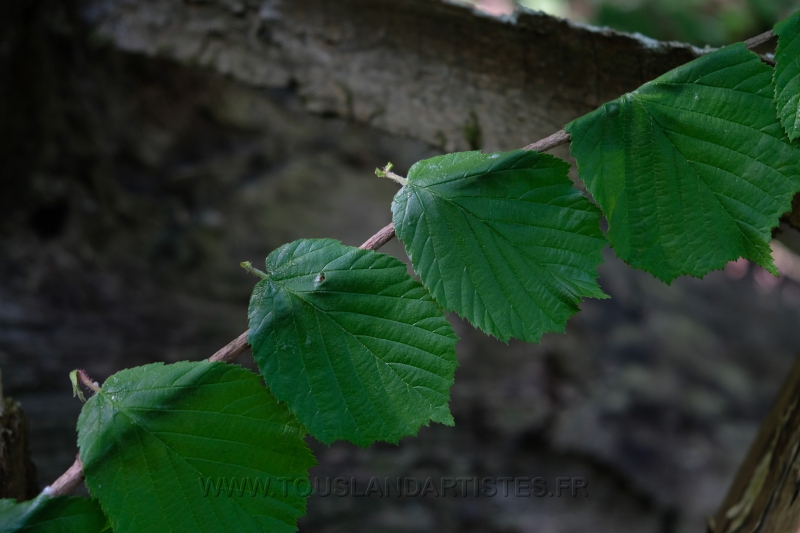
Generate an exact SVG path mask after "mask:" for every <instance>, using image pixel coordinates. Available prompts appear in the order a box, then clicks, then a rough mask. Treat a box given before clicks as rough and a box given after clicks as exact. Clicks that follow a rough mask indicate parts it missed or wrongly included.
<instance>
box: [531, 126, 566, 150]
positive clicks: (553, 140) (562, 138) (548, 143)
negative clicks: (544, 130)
mask: <svg viewBox="0 0 800 533" xmlns="http://www.w3.org/2000/svg"><path fill="white" fill-rule="evenodd" d="M569 140H570V135H569V133H567V132H566V131H564V130H559V131H557V132H555V133H554V134H552V135H551V136H549V137H545V138H544V139H541V140H539V141H536V142H535V143H531V144H529V145H528V146H526V147H525V148H523V150H535V151H537V152H546V151H548V150H552V149H553V148H555V147H556V146H561V145H562V144H566V143H568V142H569Z"/></svg>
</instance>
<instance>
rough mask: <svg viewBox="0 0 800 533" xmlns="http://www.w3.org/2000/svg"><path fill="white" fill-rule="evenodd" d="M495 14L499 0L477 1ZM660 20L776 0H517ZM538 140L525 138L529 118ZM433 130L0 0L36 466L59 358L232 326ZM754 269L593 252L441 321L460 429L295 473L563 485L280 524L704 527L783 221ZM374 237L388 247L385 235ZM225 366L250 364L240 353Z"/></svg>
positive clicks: (4, 250)
mask: <svg viewBox="0 0 800 533" xmlns="http://www.w3.org/2000/svg"><path fill="white" fill-rule="evenodd" d="M478 3H479V4H480V5H479V6H478V7H479V8H480V9H481V10H483V11H485V12H491V13H493V14H502V13H507V12H509V11H510V10H513V8H514V6H513V5H512V4H511V3H510V2H505V1H501V0H481V1H480V2H478ZM12 4H13V5H12ZM525 5H526V6H527V7H532V8H535V9H542V10H544V11H546V12H548V13H551V14H554V15H558V16H565V17H570V18H574V19H575V20H578V21H580V22H585V23H590V24H601V25H609V26H612V27H615V28H618V29H621V30H625V31H639V32H642V33H643V34H645V35H648V36H651V37H653V38H657V39H677V40H684V41H688V42H692V43H694V44H697V45H701V46H702V45H705V44H710V45H719V44H722V43H726V42H730V41H733V40H737V39H741V38H742V37H747V36H750V35H753V34H757V33H760V32H762V31H765V30H766V29H769V28H770V27H771V25H772V24H773V23H774V22H775V21H776V20H777V19H779V18H780V17H782V16H784V15H786V14H787V13H789V12H790V11H791V10H792V9H793V8H796V7H797V5H796V4H795V5H794V6H793V5H792V3H791V2H789V1H788V0H770V1H767V0H669V1H667V0H610V1H607V2H603V1H601V0H582V1H577V0H570V1H566V0H565V1H561V0H527V1H526V2H525ZM531 140H534V139H531ZM437 153H438V151H437V149H435V148H433V147H431V146H428V145H425V144H422V143H419V142H416V141H413V140H408V139H400V138H396V137H392V136H389V135H387V134H384V133H381V132H378V131H375V130H370V129H368V128H365V127H362V126H359V125H357V124H354V123H350V122H347V121H345V120H342V119H338V118H332V117H321V116H315V115H310V114H308V113H306V112H305V111H304V110H303V108H302V105H301V102H300V101H299V99H298V96H297V95H296V94H295V92H293V91H292V90H291V89H287V90H257V89H253V88H249V87H245V86H242V85H240V84H238V83H235V82H233V81H229V80H227V79H225V78H223V77H222V76H219V75H216V74H213V73H211V72H208V71H204V70H201V69H196V68H193V67H191V66H190V65H178V64H175V63H172V62H170V61H167V60H163V59H157V58H144V57H140V56H135V55H130V54H126V53H123V52H120V51H117V50H115V49H114V48H112V47H109V46H106V45H105V43H103V42H101V41H98V40H97V39H96V38H95V37H94V36H93V34H92V32H91V31H90V28H87V27H86V26H85V24H84V23H83V22H82V19H81V18H80V16H79V10H78V9H77V8H76V5H75V4H74V3H72V2H63V1H55V0H53V1H49V0H38V1H32V0H26V1H20V2H13V3H9V2H6V3H5V5H3V7H2V8H0V161H2V170H0V173H2V178H0V368H2V378H3V385H4V391H5V394H7V395H10V396H13V397H14V398H15V399H16V400H18V401H19V402H20V403H21V404H22V406H23V409H24V410H25V411H26V413H27V415H28V417H29V419H30V432H31V443H32V452H33V459H34V462H35V463H36V465H37V468H38V479H39V482H40V484H41V485H42V486H44V485H46V484H48V483H50V482H52V481H53V480H54V479H55V478H56V477H58V475H60V474H61V473H62V472H63V471H64V470H65V469H66V467H68V466H69V465H70V464H71V463H72V461H73V460H74V457H75V453H76V451H77V448H76V444H75V439H76V436H75V430H74V427H75V422H76V419H77V415H78V413H79V411H80V408H81V404H80V402H79V401H78V400H77V399H73V398H72V394H71V388H70V383H69V379H68V372H69V371H70V370H72V369H74V368H76V367H81V368H85V369H86V370H87V371H88V372H89V373H90V374H91V375H92V376H93V377H94V378H95V379H98V380H99V381H103V380H104V379H105V378H107V377H108V376H109V375H111V374H113V373H114V372H116V371H118V370H120V369H123V368H127V367H131V366H134V365H141V364H145V363H148V362H153V361H165V362H173V361H179V360H186V359H189V360H200V359H202V358H205V357H208V356H209V355H211V354H212V353H213V352H214V351H216V350H217V349H218V348H219V347H221V346H223V345H224V344H226V343H227V342H228V341H229V340H231V339H233V338H234V337H235V336H236V335H238V334H239V333H241V332H242V331H244V330H245V329H246V327H247V324H246V308H247V302H248V297H249V292H250V290H251V289H252V287H253V285H254V284H255V281H256V280H255V279H254V278H252V277H251V276H250V275H248V274H247V273H246V272H244V271H243V270H242V269H240V268H239V266H238V264H239V263H240V262H241V261H245V260H250V261H253V263H254V264H255V265H256V266H258V265H259V263H261V261H263V258H264V257H266V255H267V254H268V253H269V252H270V251H271V250H272V249H274V248H275V247H277V246H279V245H280V244H282V243H285V242H288V241H291V240H294V239H297V238H301V237H333V238H337V239H341V240H342V241H343V242H344V243H345V244H349V245H359V244H361V243H362V242H363V241H364V240H366V239H367V238H368V237H369V236H370V235H371V234H372V233H374V232H375V231H376V230H377V229H379V228H381V227H382V226H384V225H385V224H387V223H388V222H389V221H390V212H389V203H390V201H391V198H392V196H393V194H394V193H395V191H396V190H397V188H396V186H395V185H394V184H393V183H392V182H390V181H388V180H381V179H378V178H376V177H375V175H374V173H373V169H374V168H375V167H377V166H382V165H384V164H385V163H386V162H387V161H392V162H393V163H394V164H395V165H396V168H397V171H398V172H399V173H405V172H406V171H407V169H408V167H409V166H410V165H411V164H413V163H414V162H415V161H417V160H419V159H422V158H426V157H430V156H433V155H436V154H437ZM779 238H780V239H781V243H782V244H779V245H777V246H776V259H778V264H779V268H780V269H781V272H782V276H781V277H780V278H774V277H772V276H770V275H768V274H767V273H766V272H764V271H763V270H761V269H760V268H757V267H753V266H751V265H749V264H748V263H747V262H744V261H740V262H737V263H732V264H730V265H728V267H727V268H726V269H725V270H724V271H720V272H715V273H712V274H710V275H709V276H707V277H706V278H705V279H704V280H698V279H691V278H689V279H679V280H677V281H676V282H674V283H673V284H672V285H671V286H666V285H664V284H662V283H660V282H658V281H657V280H655V279H654V278H653V277H652V276H650V275H649V274H645V273H642V272H636V271H633V270H631V269H629V268H628V267H627V266H626V265H625V264H624V263H622V262H621V261H619V260H617V259H615V258H614V256H613V253H611V252H610V251H609V250H606V259H607V261H606V263H605V264H604V265H602V266H601V267H600V270H599V271H600V283H601V286H602V288H603V289H604V290H605V291H606V292H607V293H608V294H610V295H611V297H612V298H611V299H609V300H603V301H596V300H592V301H586V302H585V303H584V305H583V310H582V312H581V313H580V314H578V315H576V316H575V317H574V318H573V319H572V320H571V321H570V322H569V324H568V327H567V332H566V334H564V335H547V336H546V337H545V338H544V339H543V342H542V343H541V344H540V345H530V344H524V343H519V342H510V343H509V344H503V343H500V342H497V341H495V340H493V339H491V338H488V337H487V336H485V335H483V334H482V333H480V332H477V331H475V330H473V329H472V328H471V327H470V326H469V325H468V324H466V323H462V322H460V321H459V320H457V319H456V318H455V317H451V319H452V321H453V323H454V326H455V328H456V331H457V333H458V334H459V336H460V337H461V339H462V340H461V341H460V343H459V346H458V356H459V362H460V367H459V369H458V371H457V373H456V384H455V386H454V387H453V390H452V402H451V409H452V411H453V413H454V416H455V420H456V427H455V428H448V427H443V426H432V427H427V428H423V429H422V430H421V431H420V434H419V437H418V438H407V439H404V440H403V441H402V442H401V443H400V445H399V446H392V445H381V444H379V445H374V446H372V447H370V448H368V449H358V448H356V447H354V446H351V445H348V444H345V443H337V444H334V445H333V446H331V447H325V446H321V445H319V444H318V443H315V442H310V444H311V445H312V447H313V448H314V449H315V451H316V452H317V454H318V458H319V463H320V464H319V466H318V467H315V469H314V470H313V472H312V475H314V476H331V477H337V476H341V477H345V478H352V477H355V478H357V479H360V480H363V482H364V484H366V480H368V479H369V478H370V477H371V476H378V477H383V476H389V477H398V476H400V477H402V476H418V477H427V476H433V477H440V476H452V477H455V476H465V477H484V476H494V477H499V476H527V477H537V476H539V477H545V478H547V479H548V480H554V479H555V478H556V477H567V476H581V477H584V478H586V479H587V480H588V492H589V496H588V497H584V498H564V497H562V498H516V497H508V498H503V497H495V498H461V497H459V498H453V497H449V498H409V499H396V498H381V499H377V498H353V497H348V498H331V497H329V498H323V497H315V496H312V497H311V498H310V499H309V512H308V515H307V517H305V518H303V519H302V520H301V524H300V529H301V531H317V532H338V531H372V532H376V531H386V532H406V531H434V530H435V531H440V532H441V531H459V532H470V531H476V532H477V531H481V532H529V531H531V532H533V531H536V532H537V533H542V532H571V531H587V530H591V531H593V532H605V531H608V532H612V531H613V532H626V531H631V532H633V531H636V532H658V533H674V532H684V531H686V532H688V531H701V530H704V529H705V517H706V516H708V515H709V514H711V513H713V512H714V511H715V510H716V507H717V506H718V505H719V503H720V502H721V500H722V498H723V497H724V495H725V492H726V491H727V488H728V485H729V483H730V481H731V479H732V477H733V475H734V473H735V471H736V468H737V466H738V464H739V462H740V461H741V460H742V458H743V456H744V454H745V452H746V450H747V447H748V445H749V443H750V441H751V439H752V438H753V437H754V435H755V433H756V431H757V428H758V426H759V424H760V421H761V419H762V417H763V416H764V415H765V414H766V412H767V410H768V408H769V407H770V404H771V402H772V401H773V398H774V396H775V394H776V392H777V390H778V388H779V386H780V384H781V381H782V379H783V377H784V376H785V375H786V373H787V371H788V369H789V367H790V366H791V364H792V362H793V361H794V359H795V355H796V354H797V352H798V348H800V328H798V327H797V324H798V323H800V284H798V281H800V275H798V272H800V268H798V258H797V255H795V251H793V250H800V240H799V239H798V236H797V234H796V232H795V231H794V230H790V229H785V230H781V231H780V234H779ZM382 251H385V252H387V253H392V254H394V255H397V256H398V257H401V258H402V257H403V254H402V250H401V247H400V245H399V244H398V243H397V241H393V242H392V243H390V244H389V245H387V246H386V247H385V248H384V249H383V250H382ZM239 362H240V363H241V364H244V365H247V366H250V367H252V366H253V362H252V358H251V357H250V355H249V354H248V355H246V356H243V357H242V358H241V360H240V361H239Z"/></svg>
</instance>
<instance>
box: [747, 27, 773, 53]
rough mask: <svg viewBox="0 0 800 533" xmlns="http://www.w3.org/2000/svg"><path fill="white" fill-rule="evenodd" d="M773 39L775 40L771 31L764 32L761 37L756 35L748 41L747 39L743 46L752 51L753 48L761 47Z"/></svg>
mask: <svg viewBox="0 0 800 533" xmlns="http://www.w3.org/2000/svg"><path fill="white" fill-rule="evenodd" d="M774 38H775V32H774V31H772V30H769V31H765V32H764V33H762V34H761V35H756V36H755V37H750V38H749V39H747V40H746V41H745V42H744V44H745V46H747V48H749V49H751V50H752V49H753V48H756V47H758V46H761V45H762V44H764V43H767V42H769V41H771V40H772V39H774Z"/></svg>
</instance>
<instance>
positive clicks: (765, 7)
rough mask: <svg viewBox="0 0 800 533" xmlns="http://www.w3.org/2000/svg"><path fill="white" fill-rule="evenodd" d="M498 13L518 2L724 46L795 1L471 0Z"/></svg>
mask: <svg viewBox="0 0 800 533" xmlns="http://www.w3.org/2000/svg"><path fill="white" fill-rule="evenodd" d="M467 1H469V3H471V4H473V5H475V6H477V7H478V8H479V9H481V10H482V11H485V12H487V13H491V14H494V15H503V14H508V13H512V12H513V11H514V9H515V7H516V6H517V5H519V6H522V7H526V8H529V9H534V10H538V11H543V12H545V13H547V14H549V15H554V16H557V17H564V18H568V19H570V20H574V21H577V22H583V23H586V24H593V25H595V26H609V27H611V28H614V29H617V30H621V31H626V32H630V33H634V32H639V33H641V34H643V35H646V36H648V37H652V38H653V39H658V40H660V41H681V42H686V43H691V44H694V45H697V46H701V47H702V46H705V45H710V46H722V45H725V44H729V43H731V42H735V41H741V40H744V39H747V38H748V37H752V36H754V35H758V34H759V33H762V32H765V31H767V30H769V29H771V28H772V26H773V24H775V22H776V21H778V20H781V19H783V18H785V17H787V16H788V15H790V14H791V13H793V12H794V11H795V10H796V9H797V7H798V2H797V0H516V1H515V0H467Z"/></svg>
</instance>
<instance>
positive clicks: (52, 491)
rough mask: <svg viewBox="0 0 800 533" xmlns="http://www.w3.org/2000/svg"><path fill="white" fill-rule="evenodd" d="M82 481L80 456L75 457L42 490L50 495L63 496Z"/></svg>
mask: <svg viewBox="0 0 800 533" xmlns="http://www.w3.org/2000/svg"><path fill="white" fill-rule="evenodd" d="M82 482H83V463H81V458H80V457H75V462H74V463H72V466H70V467H69V468H68V469H67V471H66V472H64V473H63V474H61V477H59V478H58V479H57V480H55V481H54V482H53V484H52V485H50V486H49V487H45V489H44V492H45V493H46V494H49V495H50V496H52V497H54V498H55V497H56V496H63V495H65V494H69V493H70V492H72V491H73V490H74V489H75V487H77V486H78V485H80V484H81V483H82Z"/></svg>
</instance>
